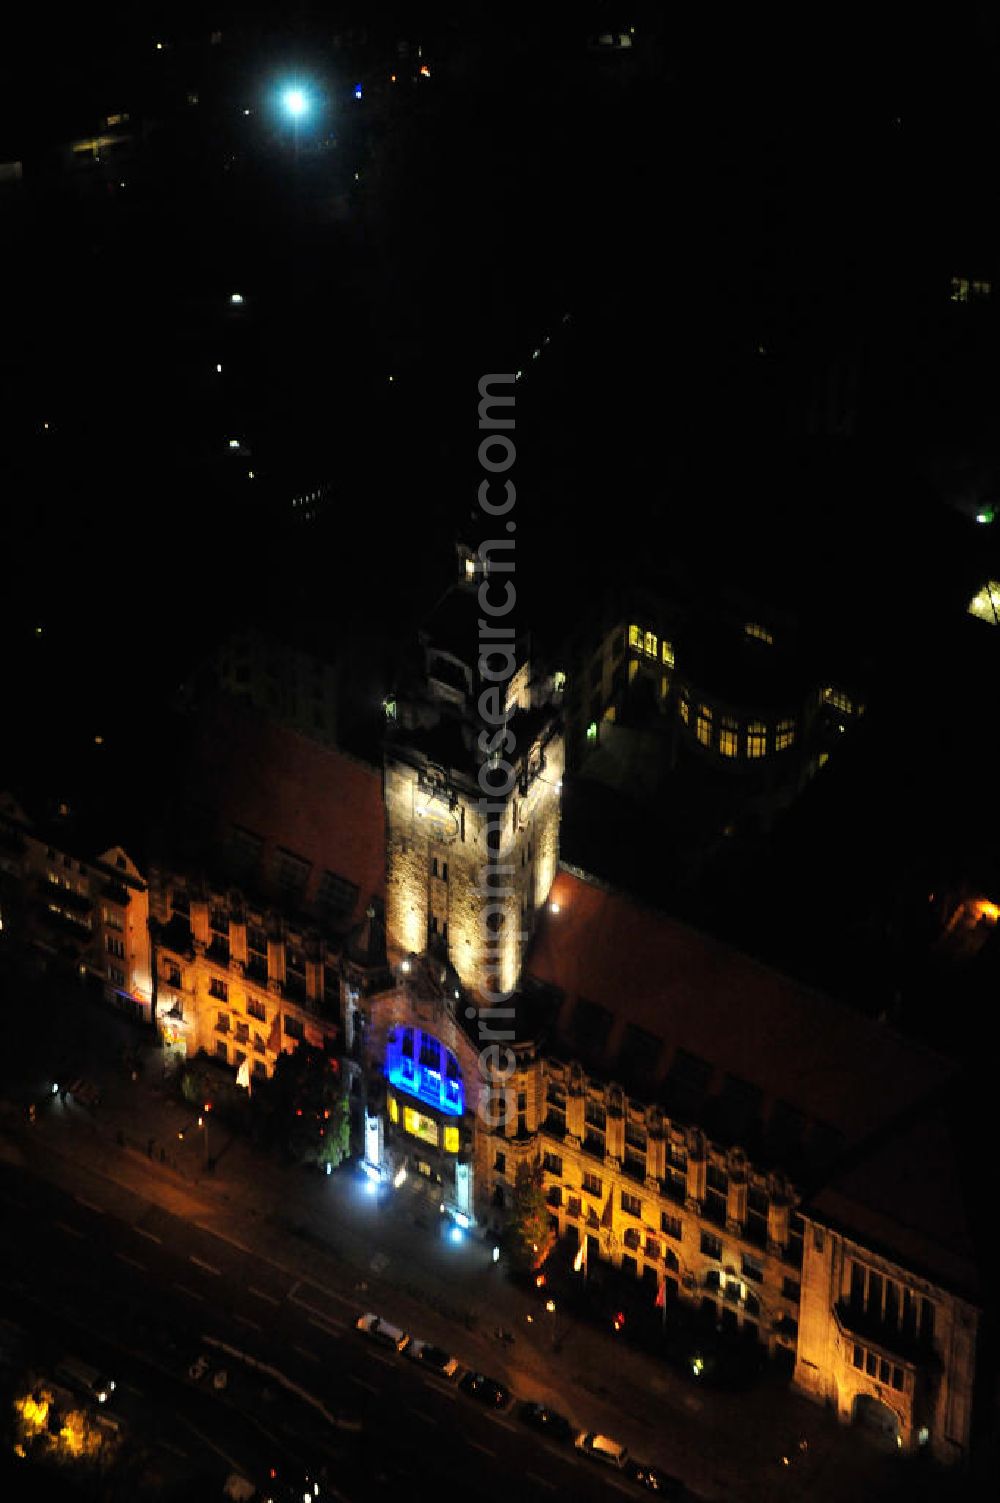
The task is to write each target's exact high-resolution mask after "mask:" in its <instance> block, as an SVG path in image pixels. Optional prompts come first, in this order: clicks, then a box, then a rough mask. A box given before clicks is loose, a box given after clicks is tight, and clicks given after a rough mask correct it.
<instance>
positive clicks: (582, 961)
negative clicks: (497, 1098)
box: [525, 868, 951, 1170]
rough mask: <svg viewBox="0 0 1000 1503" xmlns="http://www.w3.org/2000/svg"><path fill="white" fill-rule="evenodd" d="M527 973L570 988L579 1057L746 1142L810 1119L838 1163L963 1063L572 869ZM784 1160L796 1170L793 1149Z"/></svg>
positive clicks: (572, 1050) (819, 1149)
mask: <svg viewBox="0 0 1000 1503" xmlns="http://www.w3.org/2000/svg"><path fill="white" fill-rule="evenodd" d="M554 904H558V912H554V911H552V905H554ZM525 970H526V973H527V975H528V976H529V977H531V978H534V980H535V981H536V982H541V983H543V984H545V985H548V986H551V987H554V988H557V989H558V992H559V993H560V994H561V1001H560V1004H559V1008H558V1014H557V1018H556V1022H555V1025H554V1033H555V1044H556V1046H557V1047H559V1048H561V1049H562V1050H563V1051H564V1052H565V1053H566V1054H567V1055H568V1056H569V1057H571V1058H577V1059H579V1060H580V1061H581V1063H583V1064H585V1065H586V1066H587V1067H588V1068H591V1069H592V1070H595V1071H596V1072H597V1073H599V1074H602V1075H604V1076H605V1077H608V1078H611V1079H615V1080H618V1081H619V1082H620V1083H621V1084H623V1085H624V1086H625V1087H626V1089H628V1088H629V1086H630V1080H629V1078H628V1077H629V1076H631V1077H632V1084H636V1083H637V1084H638V1089H639V1091H640V1092H641V1095H642V1097H643V1098H644V1099H646V1100H654V1099H659V1100H661V1101H663V1102H664V1105H665V1106H666V1108H667V1110H668V1112H670V1114H671V1115H676V1116H677V1117H679V1118H681V1120H683V1119H684V1118H685V1117H686V1118H687V1120H689V1121H691V1120H705V1118H706V1114H707V1118H708V1124H709V1125H711V1124H716V1125H717V1124H719V1123H720V1122H725V1121H726V1120H727V1119H728V1120H729V1121H730V1123H731V1131H730V1134H729V1136H730V1138H731V1140H732V1141H740V1142H742V1144H743V1146H744V1147H745V1148H747V1149H748V1151H753V1149H754V1143H753V1142H752V1141H748V1136H746V1135H744V1133H743V1129H744V1128H746V1127H748V1126H749V1125H750V1122H751V1121H756V1122H759V1123H763V1124H764V1126H765V1130H767V1129H771V1130H773V1132H774V1133H775V1134H777V1137H776V1138H775V1141H776V1142H777V1141H778V1140H779V1139H780V1138H781V1136H782V1131H784V1128H783V1126H782V1125H783V1124H784V1126H785V1127H787V1126H788V1124H790V1123H795V1122H799V1124H800V1126H801V1127H803V1129H805V1128H808V1136H807V1138H806V1143H807V1152H806V1156H807V1157H808V1158H810V1159H813V1158H822V1159H825V1160H827V1161H829V1160H830V1159H831V1158H832V1157H833V1156H834V1155H835V1153H836V1152H837V1151H839V1150H840V1149H841V1148H845V1147H848V1146H850V1145H852V1144H856V1143H858V1142H860V1141H861V1140H863V1139H864V1138H866V1137H867V1136H868V1135H869V1134H870V1133H872V1132H874V1131H875V1130H876V1129H877V1128H879V1127H880V1126H881V1125H882V1124H884V1123H885V1122H886V1121H887V1120H889V1119H890V1118H892V1117H894V1116H895V1115H897V1114H898V1113H899V1112H901V1111H903V1110H905V1109H906V1108H907V1107H909V1106H911V1105H912V1104H913V1103H914V1102H915V1101H919V1100H921V1099H922V1098H924V1097H925V1096H927V1095H928V1094H929V1093H932V1092H933V1091H935V1090H936V1089H937V1088H939V1087H940V1086H941V1084H942V1083H943V1082H944V1081H945V1080H946V1078H947V1077H948V1075H949V1074H950V1073H951V1067H950V1066H949V1065H948V1064H947V1063H946V1062H945V1061H943V1060H941V1059H939V1058H938V1057H937V1056H936V1055H934V1054H932V1053H931V1052H930V1051H928V1050H926V1049H922V1048H920V1047H918V1046H916V1045H914V1044H911V1043H909V1042H908V1041H906V1040H904V1039H902V1038H900V1037H899V1036H898V1035H896V1034H894V1033H892V1032H891V1031H890V1030H889V1029H887V1028H885V1027H884V1026H883V1025H881V1024H876V1023H873V1022H871V1021H869V1020H868V1019H866V1018H864V1017H863V1016H861V1015H860V1014H858V1013H855V1012H853V1011H851V1010H850V1009H849V1008H848V1007H845V1006H843V1005H842V1004H840V1003H837V1002H834V1001H832V1000H831V999H829V998H828V997H825V996H822V995H820V994H819V993H817V992H813V991H810V990H809V989H807V988H806V987H804V986H801V985H799V984H798V983H796V982H794V981H791V980H789V979H788V978H787V977H785V976H782V975H779V974H778V973H777V972H776V971H773V970H771V969H769V968H768V967H767V966H765V965H762V964H760V963H759V962H758V961H755V960H753V959H751V958H750V957H749V956H747V955H745V954H741V953H740V952H739V951H737V950H734V949H732V948H730V947H729V946H728V945H726V944H723V943H721V942H720V941H718V940H715V939H712V938H710V937H708V936H707V935H705V934H701V933H699V932H697V931H696V930H694V929H691V928H689V927H687V926H686V925H685V924H682V923H679V922H677V921H676V920H674V919H671V918H668V917H667V916H666V915H664V914H661V913H657V912H655V911H653V910H651V909H647V908H643V907H642V906H640V905H639V904H638V903H636V902H635V901H634V900H632V899H630V898H628V897H627V896H625V895H623V894H621V893H618V892H614V891H610V890H608V889H606V888H604V887H602V886H601V885H599V884H598V883H597V882H596V881H594V880H593V879H591V878H587V877H586V876H585V875H584V874H583V873H577V872H573V871H571V870H567V869H566V868H561V869H560V870H559V872H558V874H557V876H556V880H555V882H554V884H553V887H552V890H551V892H550V894H549V904H548V905H547V908H546V911H545V912H544V914H543V915H542V917H541V921H540V924H539V927H538V930H537V933H536V936H535V939H534V942H533V944H532V946H531V948H530V951H529V954H528V957H527V960H526V963H525ZM741 1118H742V1121H741ZM801 1119H804V1123H803V1122H802V1120H801ZM779 1129H781V1130H782V1131H779ZM749 1136H751V1138H752V1135H749ZM786 1136H787V1134H786ZM810 1147H811V1149H812V1150H813V1152H809V1151H808V1150H809V1148H810ZM779 1158H781V1159H782V1162H784V1163H785V1167H786V1168H788V1169H789V1170H791V1169H792V1167H793V1166H792V1163H791V1162H785V1160H786V1159H791V1158H794V1155H793V1154H791V1153H789V1154H787V1155H780V1154H779Z"/></svg>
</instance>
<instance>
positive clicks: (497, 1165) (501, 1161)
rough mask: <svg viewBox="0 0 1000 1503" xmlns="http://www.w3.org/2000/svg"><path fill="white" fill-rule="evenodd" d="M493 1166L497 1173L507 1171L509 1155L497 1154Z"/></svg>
mask: <svg viewBox="0 0 1000 1503" xmlns="http://www.w3.org/2000/svg"><path fill="white" fill-rule="evenodd" d="M493 1168H494V1170H495V1171H496V1173H497V1174H506V1173H507V1155H506V1154H505V1153H498V1154H497V1156H496V1158H495V1159H494V1161H493Z"/></svg>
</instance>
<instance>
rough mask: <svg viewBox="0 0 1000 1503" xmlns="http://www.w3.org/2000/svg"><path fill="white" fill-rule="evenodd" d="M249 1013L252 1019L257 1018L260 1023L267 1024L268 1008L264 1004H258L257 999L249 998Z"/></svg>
mask: <svg viewBox="0 0 1000 1503" xmlns="http://www.w3.org/2000/svg"><path fill="white" fill-rule="evenodd" d="M247 1012H248V1013H249V1014H250V1016H251V1017H252V1018H256V1019H257V1021H258V1022H260V1023H266V1022H267V1008H266V1007H265V1006H264V1004H263V1002H258V1000H257V998H256V997H248V998H247Z"/></svg>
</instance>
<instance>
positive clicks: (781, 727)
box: [774, 720, 795, 751]
mask: <svg viewBox="0 0 1000 1503" xmlns="http://www.w3.org/2000/svg"><path fill="white" fill-rule="evenodd" d="M794 740H795V721H794V720H779V721H778V724H777V726H776V727H775V731H774V749H775V751H784V750H785V748H786V747H788V746H791V744H792V742H793V741H794Z"/></svg>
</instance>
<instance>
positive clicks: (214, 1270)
mask: <svg viewBox="0 0 1000 1503" xmlns="http://www.w3.org/2000/svg"><path fill="white" fill-rule="evenodd" d="M188 1262H189V1263H195V1264H197V1266H198V1267H199V1268H204V1270H205V1272H206V1273H214V1274H215V1276H216V1278H221V1277H222V1274H221V1273H220V1271H219V1269H218V1268H213V1267H212V1265H211V1263H206V1262H205V1261H204V1259H202V1258H196V1257H195V1255H194V1253H189V1254H188Z"/></svg>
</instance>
